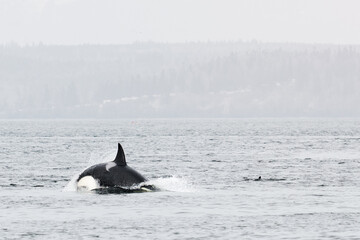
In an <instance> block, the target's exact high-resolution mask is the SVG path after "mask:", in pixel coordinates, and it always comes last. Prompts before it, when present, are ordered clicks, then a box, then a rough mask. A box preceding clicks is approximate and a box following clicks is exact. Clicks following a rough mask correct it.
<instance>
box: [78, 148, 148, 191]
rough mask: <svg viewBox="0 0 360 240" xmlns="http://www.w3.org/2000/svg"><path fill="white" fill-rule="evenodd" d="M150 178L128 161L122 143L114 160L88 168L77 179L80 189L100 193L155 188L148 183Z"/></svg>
mask: <svg viewBox="0 0 360 240" xmlns="http://www.w3.org/2000/svg"><path fill="white" fill-rule="evenodd" d="M147 181H148V180H147V179H146V178H145V177H144V176H142V175H141V174H140V173H139V172H137V171H136V170H134V169H133V168H131V167H129V166H128V165H127V163H126V159H125V153H124V150H123V148H122V146H121V144H120V143H118V152H117V154H116V157H115V159H114V161H111V162H107V163H100V164H96V165H94V166H91V167H89V168H87V169H86V170H85V171H84V172H83V173H81V174H80V176H79V177H78V179H77V181H76V182H77V189H78V190H80V191H81V190H90V191H95V192H98V193H129V192H147V191H153V190H155V187H154V186H152V185H146V182H147Z"/></svg>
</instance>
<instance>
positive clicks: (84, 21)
mask: <svg viewBox="0 0 360 240" xmlns="http://www.w3.org/2000/svg"><path fill="white" fill-rule="evenodd" d="M359 9H360V1H358V0H128V1H122V0H0V33H1V34H0V44H3V43H9V42H12V41H14V42H17V43H20V44H32V43H39V42H42V43H45V44H82V43H90V44H109V43H113V44H119V43H132V42H134V41H155V42H186V41H208V40H210V41H219V40H220V41H221V40H232V41H233V40H239V39H242V40H252V39H256V40H259V41H264V42H268V41H275V42H306V43H337V44H360V31H359V29H360V14H358V12H359Z"/></svg>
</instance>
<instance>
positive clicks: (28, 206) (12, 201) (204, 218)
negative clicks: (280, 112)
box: [0, 119, 360, 240]
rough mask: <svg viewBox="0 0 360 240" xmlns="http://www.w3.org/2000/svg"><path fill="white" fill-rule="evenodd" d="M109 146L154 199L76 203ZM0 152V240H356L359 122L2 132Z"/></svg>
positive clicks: (65, 125)
mask: <svg viewBox="0 0 360 240" xmlns="http://www.w3.org/2000/svg"><path fill="white" fill-rule="evenodd" d="M118 142H120V143H121V144H122V146H123V148H124V150H125V154H126V158H127V162H128V164H129V166H131V167H132V168H134V169H136V170H137V171H138V172H140V173H142V174H143V175H144V176H146V177H147V178H148V179H149V181H150V182H151V183H152V184H154V185H156V186H157V187H158V188H160V189H161V191H157V192H147V193H132V194H96V193H93V192H77V191H76V187H75V180H76V178H77V176H78V175H79V174H80V173H81V171H82V170H84V169H85V168H86V167H88V166H90V165H92V164H96V163H100V162H106V161H111V160H112V159H114V158H115V155H116V151H117V143H118ZM0 146H1V148H0V149H1V151H0V201H1V205H0V238H1V239H53V240H55V239H96V238H99V239H139V238H142V239H360V230H359V229H360V182H359V177H360V168H359V167H360V120H359V119H153V120H146V119H145V120H142V119H127V120H1V121H0ZM259 176H261V180H260V181H256V180H257V179H258V178H259Z"/></svg>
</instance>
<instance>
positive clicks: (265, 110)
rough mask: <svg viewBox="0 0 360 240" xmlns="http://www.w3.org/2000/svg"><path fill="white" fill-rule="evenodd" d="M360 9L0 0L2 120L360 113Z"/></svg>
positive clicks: (314, 4)
mask: <svg viewBox="0 0 360 240" xmlns="http://www.w3.org/2000/svg"><path fill="white" fill-rule="evenodd" d="M359 7H360V1H356V0H344V1H340V0H312V1H311V0H292V1H288V0H222V1H220V0H197V1H190V0H174V1H167V0H152V1H147V0H133V1H124V0H103V1H98V0H27V1H23V0H0V29H1V32H2V34H1V35H0V118H135V117H136V118H138V117H140V118H147V117H149V118H155V117H161V118H162V117H180V118H181V117H360V108H359V107H358V106H357V105H358V104H357V103H358V102H360V95H359V94H358V92H357V89H359V88H360V50H359V49H360V34H358V32H359V29H360V15H359V14H358V9H359Z"/></svg>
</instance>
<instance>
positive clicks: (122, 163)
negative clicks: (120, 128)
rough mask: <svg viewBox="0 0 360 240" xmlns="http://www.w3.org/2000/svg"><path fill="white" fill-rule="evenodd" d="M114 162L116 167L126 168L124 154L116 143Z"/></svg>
mask: <svg viewBox="0 0 360 240" xmlns="http://www.w3.org/2000/svg"><path fill="white" fill-rule="evenodd" d="M114 162H115V163H116V165H118V166H126V159H125V153H124V150H123V148H122V146H121V144H120V143H118V152H117V154H116V157H115V159H114Z"/></svg>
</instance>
